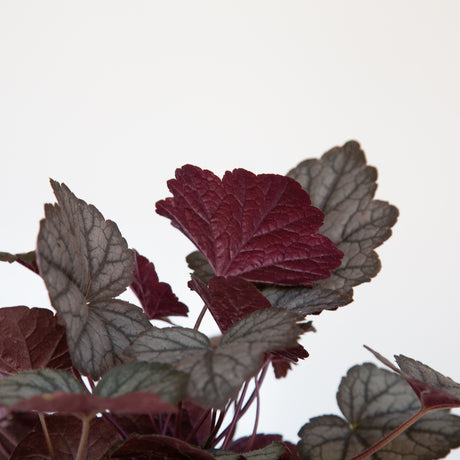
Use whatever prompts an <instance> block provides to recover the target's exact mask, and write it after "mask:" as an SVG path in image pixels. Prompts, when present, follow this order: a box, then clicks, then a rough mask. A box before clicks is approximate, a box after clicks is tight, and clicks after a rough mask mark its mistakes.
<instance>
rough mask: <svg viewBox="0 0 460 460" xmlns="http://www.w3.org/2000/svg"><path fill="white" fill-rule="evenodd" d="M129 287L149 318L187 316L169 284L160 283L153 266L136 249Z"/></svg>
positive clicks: (186, 309) (186, 310)
mask: <svg viewBox="0 0 460 460" xmlns="http://www.w3.org/2000/svg"><path fill="white" fill-rule="evenodd" d="M131 289H132V290H133V292H134V293H135V294H136V296H137V298H138V299H139V301H140V303H141V306H142V308H143V309H144V311H145V312H146V313H147V315H148V317H149V318H150V319H162V318H165V317H167V316H172V315H175V316H187V312H188V308H187V307H186V306H185V305H184V304H183V303H182V302H179V300H178V298H177V297H176V296H175V295H174V294H173V292H172V290H171V286H170V285H169V284H167V283H160V281H159V279H158V275H157V273H156V271H155V266H154V265H153V264H152V263H151V262H150V261H149V260H148V259H147V258H145V257H144V256H141V255H140V254H138V253H137V252H136V251H134V279H133V282H132V283H131Z"/></svg>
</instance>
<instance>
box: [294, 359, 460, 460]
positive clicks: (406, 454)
mask: <svg viewBox="0 0 460 460" xmlns="http://www.w3.org/2000/svg"><path fill="white" fill-rule="evenodd" d="M337 400H338V403H339V406H340V409H341V411H342V413H343V414H344V416H345V419H342V418H340V417H337V416H335V415H326V416H321V417H315V418H313V419H311V420H310V422H309V423H307V424H306V425H304V426H303V427H302V429H301V430H300V432H299V436H300V438H301V440H300V442H299V444H298V448H299V452H300V454H301V457H302V458H303V459H308V460H336V459H337V460H339V459H340V460H346V459H350V458H353V457H354V456H356V455H358V454H359V453H360V452H362V451H363V450H365V449H366V448H368V447H370V446H371V445H373V444H375V443H376V442H377V441H378V440H380V439H381V438H383V437H384V436H386V435H387V434H388V433H390V432H391V431H392V430H393V429H395V428H396V427H398V426H400V425H401V424H402V423H403V422H405V421H406V420H408V419H409V418H410V417H411V416H412V415H413V414H415V413H416V412H418V410H419V409H420V403H419V401H418V399H417V397H416V395H415V394H414V392H413V391H412V389H411V388H410V386H409V385H408V384H407V383H406V381H405V380H404V379H403V378H402V377H401V376H399V375H397V374H395V373H393V372H389V371H387V370H384V369H379V368H377V367H376V366H374V365H373V364H370V363H366V364H363V365H360V366H354V367H353V368H351V369H350V370H349V371H348V373H347V375H346V377H344V378H343V379H342V382H341V384H340V387H339V391H338V393H337ZM459 445H460V417H457V416H455V415H452V414H450V413H449V411H439V412H434V413H429V414H427V415H425V416H424V417H423V418H422V419H421V420H419V421H417V422H416V423H414V424H413V425H412V426H411V427H409V428H408V429H407V430H406V431H405V432H404V433H403V434H401V435H400V436H398V437H397V438H396V439H394V440H393V441H392V442H390V443H389V444H387V445H386V446H384V447H383V448H382V449H381V450H379V451H378V452H377V453H376V454H374V457H373V458H375V459H379V460H401V459H404V460H430V459H435V458H442V457H443V456H445V455H447V453H448V452H449V451H450V450H451V449H452V448H455V447H458V446H459Z"/></svg>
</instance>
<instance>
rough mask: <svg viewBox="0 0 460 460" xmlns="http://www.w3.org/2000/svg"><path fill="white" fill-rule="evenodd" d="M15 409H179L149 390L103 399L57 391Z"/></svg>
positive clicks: (88, 411)
mask: <svg viewBox="0 0 460 460" xmlns="http://www.w3.org/2000/svg"><path fill="white" fill-rule="evenodd" d="M9 409H10V410H12V411H20V412H27V411H38V412H62V413H67V414H77V413H85V414H91V413H98V412H104V411H106V410H108V411H110V412H114V413H117V414H144V413H146V412H151V413H164V412H174V411H175V410H176V408H175V407H174V406H173V405H172V404H170V403H167V402H165V401H163V400H162V398H161V397H160V396H159V395H157V394H155V393H149V392H135V393H128V394H125V395H122V396H117V397H113V398H112V397H109V398H103V397H101V396H98V395H95V394H89V393H65V392H61V391H60V392H56V393H48V394H44V395H38V396H34V397H32V398H30V399H26V400H23V401H20V402H18V403H17V404H15V405H13V406H11V407H10V408H9Z"/></svg>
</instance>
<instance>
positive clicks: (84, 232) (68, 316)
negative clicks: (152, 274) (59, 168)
mask: <svg viewBox="0 0 460 460" xmlns="http://www.w3.org/2000/svg"><path fill="white" fill-rule="evenodd" d="M51 185H52V187H53V190H54V193H55V195H56V198H57V201H58V203H57V204H55V205H50V204H48V205H45V219H43V220H42V221H41V224H40V232H39V236H38V244H37V254H38V262H39V267H40V274H41V276H42V277H43V279H44V280H45V283H46V286H47V289H48V292H49V296H50V299H51V303H52V304H53V307H54V308H55V309H56V310H57V311H58V312H59V314H60V317H61V318H62V321H63V322H64V324H65V327H66V329H67V342H68V345H69V349H70V353H71V356H72V361H73V363H74V365H75V367H77V368H78V370H79V371H80V372H81V373H83V374H84V375H88V376H90V377H91V378H92V379H98V378H99V377H100V376H101V375H102V374H103V373H104V372H106V371H107V370H108V369H110V368H112V367H113V366H115V365H117V364H119V363H121V358H120V356H121V353H122V351H123V350H124V349H125V348H126V346H127V345H128V344H129V343H130V342H131V341H132V340H133V339H134V338H135V337H136V336H137V335H138V334H140V333H141V332H143V331H145V330H147V329H149V328H150V327H151V325H150V323H149V321H148V318H147V316H146V315H145V314H144V313H143V312H142V310H141V309H139V308H138V307H136V306H134V305H132V304H130V303H128V302H125V301H122V300H115V299H114V297H116V296H118V295H119V294H120V293H121V292H123V291H124V290H125V289H126V288H127V286H129V284H130V283H131V281H132V278H133V263H134V258H133V253H132V251H131V250H129V249H128V247H127V244H126V241H125V240H124V239H123V237H122V236H121V234H120V232H119V230H118V228H117V226H116V224H115V223H113V222H112V221H109V220H105V219H104V217H103V216H102V214H101V213H100V212H99V211H98V210H97V209H96V208H95V207H94V206H92V205H88V204H86V203H85V202H84V201H82V200H79V199H78V198H76V197H75V195H74V194H73V193H72V192H71V191H70V190H69V189H68V188H67V187H66V186H65V185H64V184H62V185H60V184H58V183H57V182H55V181H51Z"/></svg>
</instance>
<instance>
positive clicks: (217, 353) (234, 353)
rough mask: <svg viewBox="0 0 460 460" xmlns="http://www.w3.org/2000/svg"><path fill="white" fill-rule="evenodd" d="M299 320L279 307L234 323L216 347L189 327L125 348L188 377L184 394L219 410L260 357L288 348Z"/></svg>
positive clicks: (154, 333) (150, 335)
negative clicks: (169, 365)
mask: <svg viewBox="0 0 460 460" xmlns="http://www.w3.org/2000/svg"><path fill="white" fill-rule="evenodd" d="M298 319H299V318H298V316H297V315H295V314H292V313H290V312H287V311H286V310H281V309H278V308H269V309H266V310H258V311H256V312H254V313H251V314H249V315H247V316H246V317H245V318H243V319H242V320H241V321H239V322H237V323H236V324H234V325H233V326H232V327H231V328H229V329H228V330H227V332H226V333H225V334H224V335H223V337H222V339H221V341H220V344H219V346H218V347H217V348H215V349H214V348H213V347H212V346H211V342H210V340H209V339H208V338H207V337H206V336H205V335H204V334H201V333H200V332H198V331H196V330H193V329H186V328H181V327H171V328H164V329H156V328H155V329H153V330H150V331H147V332H145V333H144V334H142V335H141V336H139V337H138V338H137V339H136V340H135V341H134V343H133V344H132V345H131V346H130V347H129V348H128V349H127V351H126V354H127V356H130V357H131V358H133V359H138V360H142V361H148V362H161V363H169V364H171V365H172V366H173V367H175V368H176V369H178V370H180V371H183V372H186V373H189V374H190V379H189V383H188V386H187V390H186V396H188V397H190V398H191V399H194V400H195V401H197V402H198V403H199V404H200V405H202V406H203V407H215V408H223V407H224V406H225V404H226V403H227V401H228V400H229V399H230V398H233V397H235V396H236V394H237V393H238V390H239V388H240V387H241V385H242V383H243V382H244V381H245V380H247V379H248V378H250V377H252V376H254V375H256V374H257V372H258V371H259V369H260V367H261V365H262V364H263V359H264V354H265V353H266V352H269V351H273V350H280V349H284V348H287V347H292V346H295V345H296V344H297V338H298V337H299V335H300V334H301V333H302V330H301V329H300V328H299V327H298V326H297V324H296V321H297V320H298Z"/></svg>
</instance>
